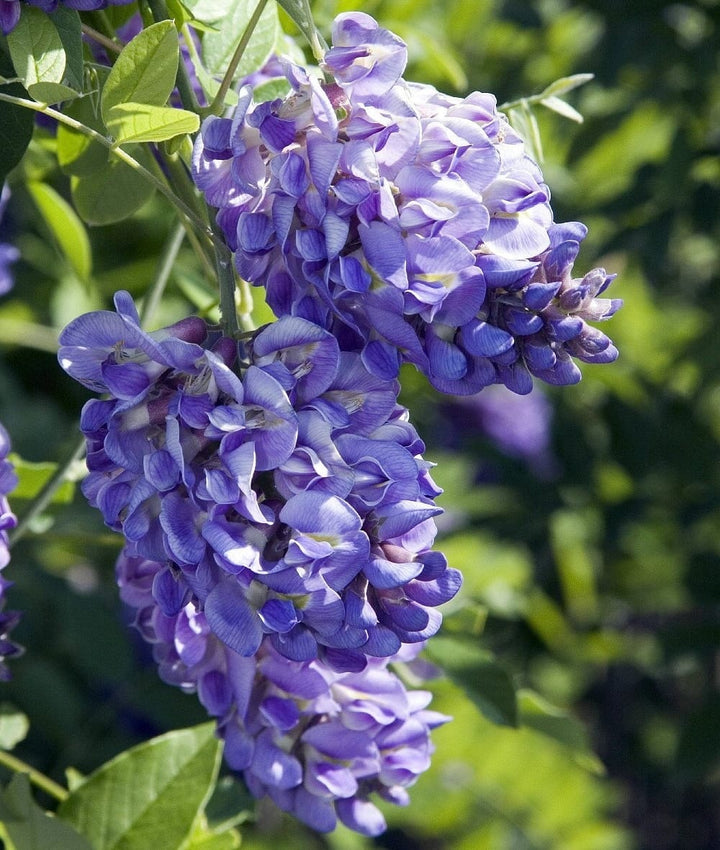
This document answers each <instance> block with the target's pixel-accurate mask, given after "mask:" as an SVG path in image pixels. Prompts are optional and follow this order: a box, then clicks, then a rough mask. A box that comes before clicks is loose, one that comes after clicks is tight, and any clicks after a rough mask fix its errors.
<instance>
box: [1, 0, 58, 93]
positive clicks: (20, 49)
mask: <svg viewBox="0 0 720 850" xmlns="http://www.w3.org/2000/svg"><path fill="white" fill-rule="evenodd" d="M7 42H8V47H9V48H10V56H11V57H12V61H13V65H14V66H15V71H16V72H17V75H18V77H20V79H21V80H22V81H23V84H24V85H25V88H26V89H28V91H29V89H30V86H32V85H34V84H36V83H61V82H62V80H63V76H64V74H65V65H66V61H67V60H66V56H65V48H64V47H63V43H62V39H61V38H60V33H59V32H58V31H57V29H56V27H55V25H54V24H53V23H52V21H51V20H50V18H49V17H48V15H47V14H46V13H45V12H42V11H41V10H40V9H37V8H35V7H34V6H26V5H25V4H23V6H22V12H21V14H20V20H19V21H18V23H17V26H16V27H15V29H13V31H12V32H11V33H10V34H9V35H8V36H7Z"/></svg>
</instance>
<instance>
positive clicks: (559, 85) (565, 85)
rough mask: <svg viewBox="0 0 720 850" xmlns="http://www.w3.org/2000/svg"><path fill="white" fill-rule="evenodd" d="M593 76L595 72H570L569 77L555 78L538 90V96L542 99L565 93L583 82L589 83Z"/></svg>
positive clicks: (582, 84)
mask: <svg viewBox="0 0 720 850" xmlns="http://www.w3.org/2000/svg"><path fill="white" fill-rule="evenodd" d="M594 78H595V74H572V75H571V76H569V77H560V79H559V80H555V82H554V83H550V85H549V86H547V87H546V88H544V89H543V90H542V91H541V92H540V97H542V98H543V99H544V98H549V97H555V96H558V95H561V94H567V93H568V92H569V91H572V90H573V89H576V88H578V86H584V85H585V83H589V82H590V80H592V79H594Z"/></svg>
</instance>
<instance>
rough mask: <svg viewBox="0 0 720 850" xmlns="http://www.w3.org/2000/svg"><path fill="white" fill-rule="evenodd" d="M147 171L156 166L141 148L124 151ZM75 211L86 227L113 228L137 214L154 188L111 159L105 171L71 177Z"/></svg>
mask: <svg viewBox="0 0 720 850" xmlns="http://www.w3.org/2000/svg"><path fill="white" fill-rule="evenodd" d="M125 150H126V151H127V153H129V154H131V156H133V157H134V158H135V159H136V160H138V161H139V162H140V163H141V164H142V165H144V166H145V167H146V168H149V169H151V170H152V169H154V167H155V163H154V161H153V160H152V157H151V156H150V154H149V153H148V152H147V150H146V149H145V148H143V147H141V146H140V145H130V146H128V147H127V148H125ZM71 190H72V198H73V203H74V204H75V209H76V210H77V211H78V213H79V214H80V216H81V218H82V219H83V221H85V222H87V224H98V225H99V224H113V223H114V222H116V221H122V220H123V219H125V218H128V217H129V216H131V215H132V214H133V213H134V212H137V211H138V210H139V209H140V207H142V206H143V205H144V204H146V203H147V202H148V201H149V200H150V198H151V197H152V196H153V193H154V192H155V187H154V186H153V185H152V184H151V183H150V182H148V180H147V179H146V178H145V177H143V176H142V175H141V174H139V173H138V172H137V171H135V170H134V169H133V168H132V167H131V166H129V165H126V164H125V163H124V162H122V161H121V160H119V159H117V158H116V157H114V156H112V157H110V159H109V160H108V163H107V165H106V166H105V168H103V169H101V170H100V171H97V172H94V173H92V174H90V175H88V176H81V177H73V179H72V183H71Z"/></svg>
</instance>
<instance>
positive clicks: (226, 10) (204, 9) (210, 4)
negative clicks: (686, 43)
mask: <svg viewBox="0 0 720 850" xmlns="http://www.w3.org/2000/svg"><path fill="white" fill-rule="evenodd" d="M234 3H235V0H187V2H186V3H185V6H186V7H187V8H188V9H189V10H190V12H191V13H192V15H193V18H194V19H195V20H197V21H201V22H202V23H204V24H212V23H214V22H215V21H221V20H222V19H223V18H225V17H227V16H228V15H229V14H230V10H231V9H232V7H233V4H234Z"/></svg>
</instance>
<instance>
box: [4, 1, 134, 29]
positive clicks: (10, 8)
mask: <svg viewBox="0 0 720 850" xmlns="http://www.w3.org/2000/svg"><path fill="white" fill-rule="evenodd" d="M25 2H26V3H28V4H29V5H30V6H37V8H38V9H42V11H43V12H48V13H49V12H54V11H55V9H57V7H58V5H63V6H67V7H68V9H77V10H78V12H94V11H96V10H97V9H105V8H106V7H107V6H125V5H127V4H128V3H132V2H133V0H25ZM21 8H22V7H21V5H20V0H0V30H1V31H2V32H3V33H4V34H5V35H8V33H11V32H12V31H13V30H14V29H15V26H16V25H17V22H18V21H19V20H20V11H21Z"/></svg>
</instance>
